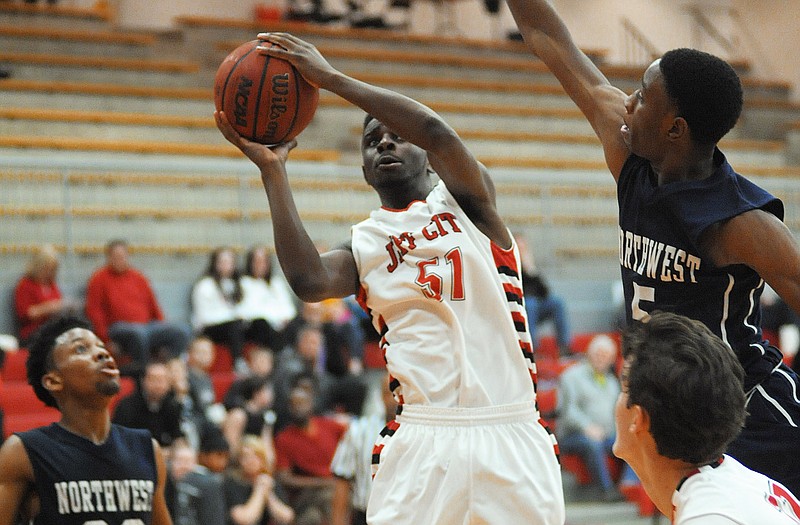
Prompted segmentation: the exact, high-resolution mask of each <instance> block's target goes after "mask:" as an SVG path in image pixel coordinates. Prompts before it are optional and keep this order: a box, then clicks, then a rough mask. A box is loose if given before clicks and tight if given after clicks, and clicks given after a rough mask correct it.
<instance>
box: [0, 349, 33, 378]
mask: <svg viewBox="0 0 800 525" xmlns="http://www.w3.org/2000/svg"><path fill="white" fill-rule="evenodd" d="M27 360H28V351H27V350H26V349H24V348H21V349H19V350H18V351H17V352H10V353H7V354H6V362H5V363H4V364H3V369H2V374H3V379H5V380H6V381H27V380H28V372H27V370H26V368H25V362H26V361H27Z"/></svg>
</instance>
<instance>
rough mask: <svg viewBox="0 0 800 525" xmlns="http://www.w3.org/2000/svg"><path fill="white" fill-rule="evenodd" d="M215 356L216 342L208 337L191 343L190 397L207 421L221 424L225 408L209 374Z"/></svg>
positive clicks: (199, 338) (198, 338) (187, 360)
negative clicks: (219, 401) (218, 399)
mask: <svg viewBox="0 0 800 525" xmlns="http://www.w3.org/2000/svg"><path fill="white" fill-rule="evenodd" d="M215 355H216V349H215V348H214V342H213V341H211V339H209V338H208V337H206V336H203V335H200V336H197V337H195V338H194V339H192V342H191V343H189V349H188V351H187V353H186V367H187V373H188V377H189V395H190V396H191V398H192V402H193V403H194V408H195V410H196V411H198V412H199V413H201V414H203V415H204V416H205V418H206V419H208V420H210V421H212V422H215V423H217V424H219V423H221V422H222V418H224V416H225V407H224V406H222V405H221V404H220V403H217V393H216V390H214V382H213V380H212V379H211V374H210V372H209V371H210V370H211V366H212V365H213V364H214V357H215Z"/></svg>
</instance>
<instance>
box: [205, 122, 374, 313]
mask: <svg viewBox="0 0 800 525" xmlns="http://www.w3.org/2000/svg"><path fill="white" fill-rule="evenodd" d="M214 118H215V119H216V122H217V127H218V128H219V130H220V131H221V132H222V134H223V135H224V136H225V138H226V139H228V141H229V142H231V143H232V144H233V145H234V146H236V147H238V148H239V149H240V150H242V153H244V154H245V155H246V156H247V157H248V158H249V159H250V160H251V161H253V163H254V164H255V165H256V166H258V168H259V169H260V170H261V181H262V182H263V183H264V189H265V190H266V192H267V199H268V200H269V207H270V211H271V214H272V229H273V234H274V237H275V253H276V254H277V256H278V261H279V262H280V264H281V269H282V270H283V273H284V275H285V276H286V280H287V281H288V282H289V285H290V286H291V287H292V290H293V291H294V293H295V294H296V295H297V296H298V297H299V298H300V299H301V300H303V301H305V302H318V301H321V300H323V299H328V298H331V297H346V296H348V295H351V294H354V293H356V291H357V290H358V275H357V271H356V263H355V259H354V258H353V254H352V252H350V251H349V250H347V249H335V250H332V251H330V252H328V253H326V254H324V255H322V256H320V254H319V251H317V248H316V246H315V245H314V242H313V241H312V240H311V237H309V235H308V232H307V231H306V229H305V227H304V226H303V223H302V221H301V220H300V214H299V213H298V212H297V207H296V206H295V203H294V198H293V197H292V191H291V188H290V187H289V180H288V177H287V175H286V158H287V156H288V155H289V151H290V150H291V149H292V148H294V147H295V146H296V145H297V142H296V141H294V140H293V141H291V142H288V143H286V144H280V145H278V146H274V147H272V148H270V147H267V146H265V145H263V144H258V143H255V142H251V141H249V140H247V139H245V138H243V137H242V136H241V135H239V134H238V133H237V132H236V130H234V129H233V126H231V124H230V122H228V120H227V118H226V117H225V114H224V113H221V112H219V111H217V112H215V113H214Z"/></svg>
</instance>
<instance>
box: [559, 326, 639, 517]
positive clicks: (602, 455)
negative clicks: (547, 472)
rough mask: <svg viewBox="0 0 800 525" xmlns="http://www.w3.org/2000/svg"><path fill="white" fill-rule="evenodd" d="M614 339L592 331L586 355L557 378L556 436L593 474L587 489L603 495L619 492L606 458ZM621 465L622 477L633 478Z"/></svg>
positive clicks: (615, 496)
mask: <svg viewBox="0 0 800 525" xmlns="http://www.w3.org/2000/svg"><path fill="white" fill-rule="evenodd" d="M616 360H617V344H616V343H615V342H614V340H613V339H611V338H610V337H609V336H607V335H604V334H600V335H597V336H595V337H594V338H593V339H592V340H591V342H590V343H589V346H588V348H587V349H586V358H585V359H584V360H582V361H580V362H579V363H577V364H575V365H573V366H571V367H570V368H568V369H567V370H565V371H564V372H563V373H562V374H561V376H560V377H559V381H558V403H557V406H556V412H557V419H556V436H557V437H558V444H559V448H560V450H561V452H562V453H564V454H578V455H579V456H580V457H581V458H582V459H583V461H584V462H585V463H586V466H587V468H588V469H589V472H590V473H591V475H592V484H591V485H590V487H589V488H590V489H596V490H595V491H596V492H598V493H599V494H598V495H600V496H601V497H602V498H603V499H605V500H607V501H615V500H621V499H622V496H621V493H620V491H619V490H617V487H616V485H615V483H614V480H613V479H612V477H611V473H610V471H609V467H608V458H609V455H610V453H611V447H612V445H613V444H614V437H615V433H614V404H615V403H616V400H617V396H618V395H619V391H620V387H619V382H618V381H617V377H616V375H615V374H614V372H613V366H614V363H615V362H616ZM623 468H624V471H625V472H624V474H623V475H622V478H621V482H622V483H635V482H636V479H635V476H633V474H632V472H630V469H629V468H627V467H623Z"/></svg>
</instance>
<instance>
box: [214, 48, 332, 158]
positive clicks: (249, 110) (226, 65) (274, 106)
mask: <svg viewBox="0 0 800 525" xmlns="http://www.w3.org/2000/svg"><path fill="white" fill-rule="evenodd" d="M259 45H274V44H270V43H269V42H266V41H265V40H252V41H250V42H247V43H245V44H242V45H241V46H239V47H237V48H236V49H234V50H233V51H232V52H231V54H229V55H228V56H227V57H226V58H225V60H223V61H222V64H220V66H219V69H218V70H217V75H216V77H215V78H214V104H215V105H216V107H217V110H221V111H223V112H225V116H226V117H227V118H228V121H229V122H230V123H231V125H232V126H233V129H235V130H236V131H237V132H238V133H239V134H240V135H241V136H243V137H245V138H246V139H249V140H252V141H254V142H259V143H261V144H267V145H270V146H271V145H275V144H281V143H283V142H288V141H290V140H292V139H293V138H295V137H296V136H297V135H299V134H300V132H301V131H303V130H304V129H305V128H306V126H308V124H309V122H311V119H312V118H313V117H314V112H315V111H316V110H317V104H318V103H319V89H317V88H315V87H314V86H312V85H311V84H309V83H308V82H306V80H305V79H304V78H303V76H302V75H301V74H300V73H299V72H298V71H297V70H296V69H295V68H294V66H292V65H291V64H290V63H289V62H287V61H286V60H282V59H280V58H275V57H271V56H268V55H264V54H261V53H259V52H258V51H257V50H256V47H257V46H259Z"/></svg>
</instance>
